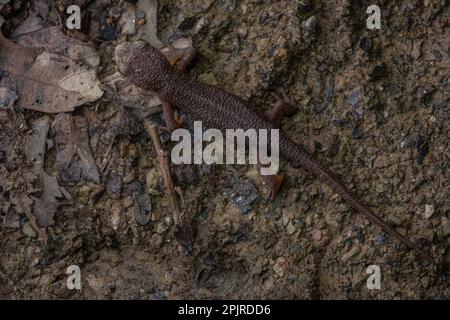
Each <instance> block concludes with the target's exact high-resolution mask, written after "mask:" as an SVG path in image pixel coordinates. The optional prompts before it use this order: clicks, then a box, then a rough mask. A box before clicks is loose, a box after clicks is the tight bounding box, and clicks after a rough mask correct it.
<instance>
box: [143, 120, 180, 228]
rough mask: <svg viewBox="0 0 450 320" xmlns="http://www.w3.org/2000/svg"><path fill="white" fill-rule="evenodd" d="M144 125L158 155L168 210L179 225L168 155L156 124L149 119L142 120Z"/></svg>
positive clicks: (178, 211) (178, 207) (177, 207)
mask: <svg viewBox="0 0 450 320" xmlns="http://www.w3.org/2000/svg"><path fill="white" fill-rule="evenodd" d="M144 127H145V130H146V131H147V133H148V134H149V135H150V137H151V138H152V140H153V145H154V146H155V150H156V155H157V157H158V161H159V164H160V166H161V168H162V171H163V180H164V189H165V190H166V196H167V198H168V201H169V206H170V210H171V211H172V214H173V220H174V222H175V224H176V225H179V223H180V215H181V210H180V205H179V203H178V198H177V194H176V191H175V187H174V185H173V181H172V175H171V171H170V163H169V157H168V155H167V153H166V152H165V151H164V149H163V148H162V145H161V139H160V137H159V134H158V126H157V125H156V124H155V123H152V122H150V121H144Z"/></svg>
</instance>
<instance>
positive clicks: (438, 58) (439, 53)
mask: <svg viewBox="0 0 450 320" xmlns="http://www.w3.org/2000/svg"><path fill="white" fill-rule="evenodd" d="M433 55H434V57H435V58H436V60H437V61H439V62H441V61H442V59H443V56H442V53H441V52H440V51H439V50H437V49H436V50H433Z"/></svg>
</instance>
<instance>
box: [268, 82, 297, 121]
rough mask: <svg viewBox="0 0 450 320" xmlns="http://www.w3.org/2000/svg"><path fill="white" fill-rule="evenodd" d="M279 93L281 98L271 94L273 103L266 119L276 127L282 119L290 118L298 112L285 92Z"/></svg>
mask: <svg viewBox="0 0 450 320" xmlns="http://www.w3.org/2000/svg"><path fill="white" fill-rule="evenodd" d="M281 93H282V96H279V95H277V94H275V93H272V96H273V97H274V98H275V103H274V104H273V105H272V110H271V111H270V112H269V114H268V115H267V118H268V119H269V120H270V121H271V122H273V123H274V124H276V125H277V126H280V125H281V120H283V118H285V117H291V116H293V115H294V114H295V113H296V112H297V111H298V108H297V107H296V106H295V104H294V103H293V102H292V100H291V99H289V98H288V96H287V95H286V92H285V91H284V90H281Z"/></svg>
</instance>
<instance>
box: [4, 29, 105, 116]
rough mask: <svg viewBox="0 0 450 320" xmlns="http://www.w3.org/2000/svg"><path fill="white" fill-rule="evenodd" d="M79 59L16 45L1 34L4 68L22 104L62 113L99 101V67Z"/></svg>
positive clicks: (28, 107) (22, 105)
mask: <svg viewBox="0 0 450 320" xmlns="http://www.w3.org/2000/svg"><path fill="white" fill-rule="evenodd" d="M41 46H43V44H41ZM76 62H77V61H76V60H73V59H71V58H68V57H66V56H63V55H60V54H56V53H50V52H48V51H45V50H44V49H42V48H33V47H25V46H22V45H19V44H16V43H14V42H12V41H10V40H8V39H6V38H5V37H3V35H1V33H0V69H1V70H3V71H6V72H7V73H8V74H9V76H10V77H11V79H12V80H13V81H15V82H16V84H17V88H16V92H17V95H18V96H19V99H18V100H17V105H18V106H19V107H22V108H25V109H31V110H36V111H41V112H46V113H59V112H70V111H73V110H74V109H75V108H76V107H78V106H81V105H83V104H85V103H89V102H93V101H96V100H98V99H99V98H100V97H101V96H102V95H103V91H102V90H101V89H100V87H99V82H98V80H97V76H96V70H95V69H94V68H91V67H89V66H88V65H87V64H85V63H83V62H82V61H78V63H76Z"/></svg>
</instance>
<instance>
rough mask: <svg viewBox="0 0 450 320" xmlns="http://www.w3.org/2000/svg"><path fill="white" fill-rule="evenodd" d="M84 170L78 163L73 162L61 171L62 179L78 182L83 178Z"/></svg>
mask: <svg viewBox="0 0 450 320" xmlns="http://www.w3.org/2000/svg"><path fill="white" fill-rule="evenodd" d="M81 173H82V170H81V168H80V167H79V166H77V165H76V164H71V165H70V166H69V167H68V168H65V169H63V170H62V171H61V179H62V180H63V181H67V182H78V181H80V179H81Z"/></svg>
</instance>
